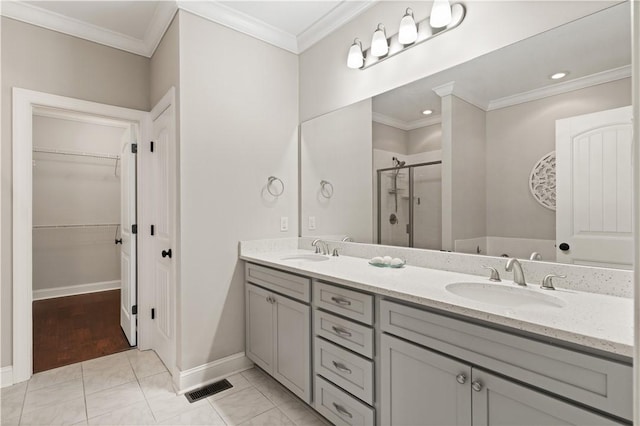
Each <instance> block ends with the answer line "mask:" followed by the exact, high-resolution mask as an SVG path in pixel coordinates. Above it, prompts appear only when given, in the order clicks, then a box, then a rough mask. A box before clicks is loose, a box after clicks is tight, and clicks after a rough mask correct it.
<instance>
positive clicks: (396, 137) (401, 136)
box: [303, 121, 409, 170]
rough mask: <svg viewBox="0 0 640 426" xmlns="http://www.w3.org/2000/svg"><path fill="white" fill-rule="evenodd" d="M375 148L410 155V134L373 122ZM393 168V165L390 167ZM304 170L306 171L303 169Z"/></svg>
mask: <svg viewBox="0 0 640 426" xmlns="http://www.w3.org/2000/svg"><path fill="white" fill-rule="evenodd" d="M372 138H373V148H374V149H382V150H384V151H389V152H396V153H399V154H404V155H406V154H408V153H409V152H408V143H409V132H407V131H406V130H402V129H398V128H395V127H392V126H387V125H386V124H381V123H377V122H375V121H374V122H373V128H372ZM389 167H391V165H389ZM303 170H304V169H303Z"/></svg>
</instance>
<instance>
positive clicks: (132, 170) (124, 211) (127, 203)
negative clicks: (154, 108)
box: [120, 125, 137, 346]
mask: <svg viewBox="0 0 640 426" xmlns="http://www.w3.org/2000/svg"><path fill="white" fill-rule="evenodd" d="M136 135H137V130H136V128H135V127H134V126H133V125H131V126H130V127H129V129H128V130H127V131H126V132H125V134H124V136H123V139H122V145H121V146H122V150H121V153H120V162H121V164H120V197H121V201H120V209H121V210H120V238H121V239H122V244H121V250H120V326H121V327H122V330H123V331H124V334H125V336H126V337H127V340H128V341H129V344H130V345H131V346H135V345H136V344H137V333H136V326H137V322H136V314H134V313H133V312H134V311H133V309H134V308H133V307H134V306H135V305H136V304H137V277H136V275H137V271H136V250H137V246H136V242H137V241H136V235H135V234H134V233H133V232H132V225H134V224H135V220H136V189H135V188H136V157H135V156H136V154H134V153H133V152H132V150H131V146H132V144H133V143H135V142H136Z"/></svg>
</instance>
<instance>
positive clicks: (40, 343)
mask: <svg viewBox="0 0 640 426" xmlns="http://www.w3.org/2000/svg"><path fill="white" fill-rule="evenodd" d="M126 349H129V342H128V341H127V338H126V337H125V335H124V333H123V332H122V329H121V328H120V290H110V291H101V292H99V293H90V294H81V295H78V296H68V297H57V298H54V299H46V300H36V301H34V302H33V372H34V373H38V372H40V371H45V370H50V369H52V368H56V367H61V366H63V365H69V364H73V363H76V362H80V361H86V360H88V359H93V358H98V357H101V356H104V355H110V354H114V353H116V352H121V351H123V350H126Z"/></svg>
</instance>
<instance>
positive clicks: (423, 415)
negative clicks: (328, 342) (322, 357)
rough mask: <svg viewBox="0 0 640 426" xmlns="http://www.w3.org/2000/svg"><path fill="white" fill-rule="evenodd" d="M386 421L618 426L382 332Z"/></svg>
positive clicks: (435, 425)
mask: <svg viewBox="0 0 640 426" xmlns="http://www.w3.org/2000/svg"><path fill="white" fill-rule="evenodd" d="M381 381H382V382H381V388H382V397H381V415H382V418H381V420H382V424H383V425H394V426H402V425H407V426H408V425H424V426H430V425H433V426H440V425H471V424H473V425H474V426H498V425H502V426H525V425H531V426H533V425H535V426H540V425H581V426H582V425H584V426H586V425H615V424H620V423H616V422H615V421H613V420H611V419H609V418H607V417H603V416H599V415H597V414H595V413H593V412H591V411H587V410H585V409H582V408H580V407H578V406H575V405H573V404H570V403H567V402H565V401H562V400H560V399H557V398H554V397H552V396H549V395H546V394H544V393H542V392H538V391H535V390H532V389H530V388H528V387H525V386H522V385H520V384H518V383H516V382H513V381H510V380H506V379H503V378H500V377H498V376H496V375H494V374H492V373H489V372H486V371H483V370H481V369H477V368H475V367H471V366H470V365H469V364H466V363H464V362H461V361H458V360H455V359H453V358H449V357H447V356H444V355H440V354H438V353H436V352H433V351H431V350H428V349H426V348H422V347H420V346H417V345H414V344H411V343H408V342H405V341H404V340H400V339H397V338H395V337H392V336H388V335H383V336H382V355H381Z"/></svg>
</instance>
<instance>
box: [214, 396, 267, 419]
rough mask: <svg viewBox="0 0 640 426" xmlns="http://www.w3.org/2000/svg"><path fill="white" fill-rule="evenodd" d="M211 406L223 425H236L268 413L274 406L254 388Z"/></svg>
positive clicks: (215, 402) (220, 400)
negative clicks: (222, 421) (219, 416)
mask: <svg viewBox="0 0 640 426" xmlns="http://www.w3.org/2000/svg"><path fill="white" fill-rule="evenodd" d="M211 405H213V408H215V409H216V411H217V412H218V414H220V415H221V416H222V418H223V419H224V421H225V423H227V424H231V425H238V424H240V423H242V422H245V421H247V420H249V419H252V418H253V417H255V416H257V415H259V414H262V413H264V412H265V411H269V410H270V409H272V408H274V405H273V403H272V402H271V401H269V400H268V399H267V398H266V397H265V396H264V395H263V394H262V393H260V392H259V391H258V390H257V389H256V388H253V387H251V388H246V389H243V390H241V391H239V392H237V393H235V394H233V395H229V396H227V397H225V398H222V399H219V400H217V401H211Z"/></svg>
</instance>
